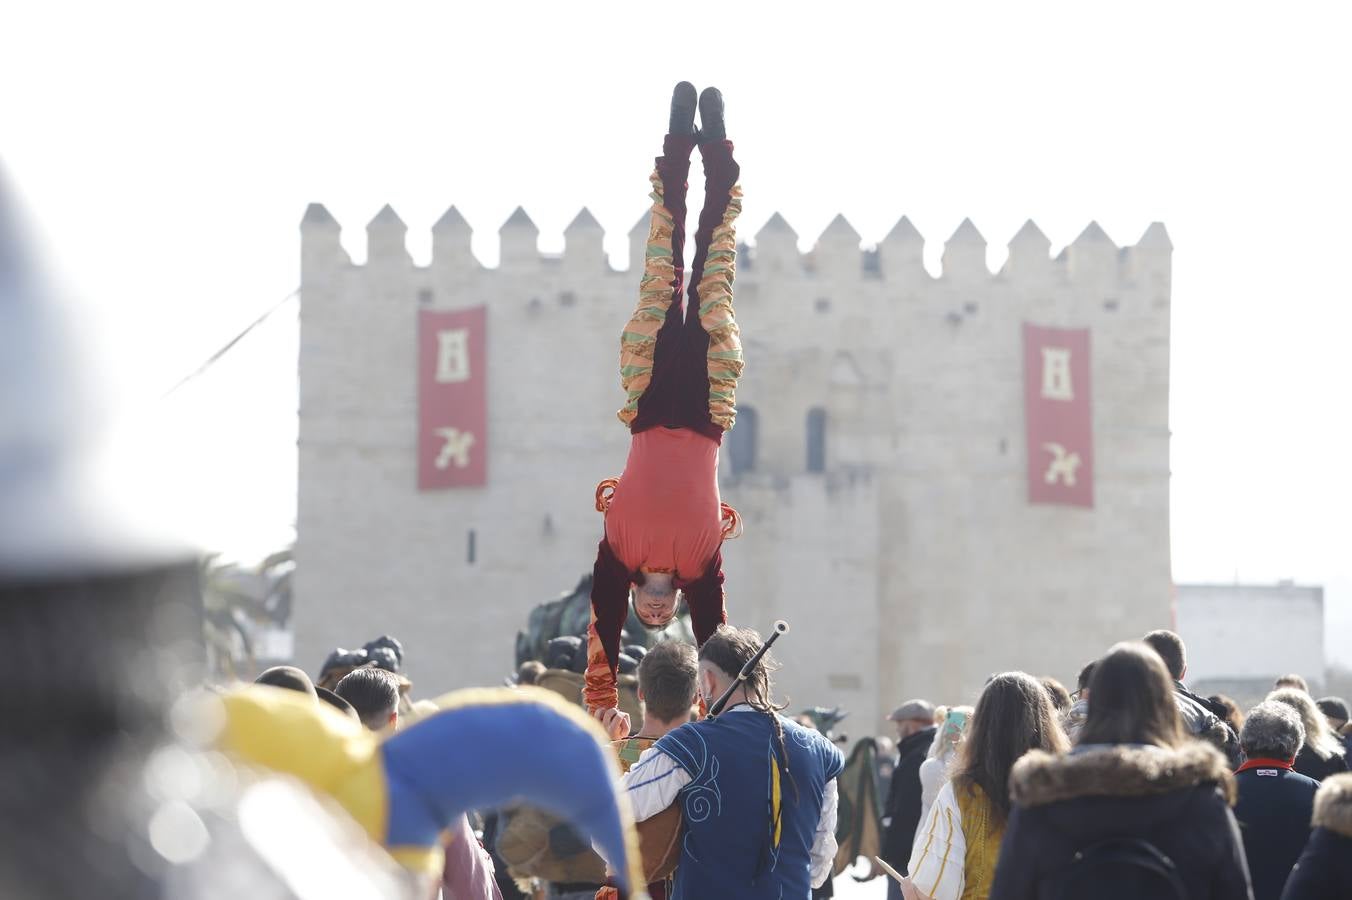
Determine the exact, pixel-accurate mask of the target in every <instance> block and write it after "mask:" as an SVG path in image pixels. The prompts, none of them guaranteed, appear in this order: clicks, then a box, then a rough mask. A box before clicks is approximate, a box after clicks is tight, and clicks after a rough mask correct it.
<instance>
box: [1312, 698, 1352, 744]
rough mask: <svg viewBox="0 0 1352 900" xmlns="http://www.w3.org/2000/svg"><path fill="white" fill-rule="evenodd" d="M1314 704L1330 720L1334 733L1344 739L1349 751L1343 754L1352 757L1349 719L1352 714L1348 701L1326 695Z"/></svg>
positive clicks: (1351, 735)
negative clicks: (1348, 707) (1349, 711)
mask: <svg viewBox="0 0 1352 900" xmlns="http://www.w3.org/2000/svg"><path fill="white" fill-rule="evenodd" d="M1314 705H1315V706H1317V707H1319V711H1320V712H1321V713H1323V714H1324V718H1326V719H1328V720H1329V727H1330V728H1332V729H1333V733H1334V734H1336V735H1338V736H1339V737H1341V738H1342V739H1343V746H1344V747H1346V748H1347V752H1346V753H1345V754H1343V755H1344V756H1346V757H1347V758H1348V759H1352V726H1349V724H1348V719H1352V716H1350V715H1348V709H1347V701H1346V700H1344V699H1343V698H1342V697H1324V698H1322V699H1320V700H1316V701H1315V704H1314Z"/></svg>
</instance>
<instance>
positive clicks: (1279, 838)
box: [1235, 768, 1319, 900]
mask: <svg viewBox="0 0 1352 900" xmlns="http://www.w3.org/2000/svg"><path fill="white" fill-rule="evenodd" d="M1235 785H1236V786H1237V787H1238V788H1239V802H1238V803H1236V804H1235V818H1236V819H1238V820H1239V833H1240V834H1241V835H1243V836H1244V855H1245V856H1247V857H1248V860H1249V877H1250V878H1251V879H1252V880H1253V896H1254V900H1281V896H1282V887H1283V886H1284V885H1285V884H1286V876H1288V875H1290V874H1291V867H1292V866H1294V865H1295V864H1296V860H1297V859H1298V858H1300V852H1301V851H1302V850H1304V849H1305V842H1306V841H1307V840H1308V839H1309V837H1310V816H1311V815H1312V814H1313V813H1314V795H1315V791H1317V790H1319V782H1317V781H1315V780H1314V779H1313V778H1306V777H1305V776H1304V775H1300V774H1297V773H1296V772H1291V771H1288V770H1286V769H1265V768H1258V769H1247V770H1245V771H1243V772H1238V773H1236V774H1235Z"/></svg>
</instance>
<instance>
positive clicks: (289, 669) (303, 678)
mask: <svg viewBox="0 0 1352 900" xmlns="http://www.w3.org/2000/svg"><path fill="white" fill-rule="evenodd" d="M254 684H270V685H272V686H273V687H279V688H286V689H287V690H288V691H300V692H301V693H302V694H309V695H310V696H311V697H313V696H315V686H314V682H312V681H311V680H310V676H309V675H306V674H305V673H304V672H302V671H301V670H300V669H297V668H296V667H295V666H273V667H272V668H271V669H267V670H265V671H264V672H263V674H261V675H259V676H258V677H257V678H255V679H254Z"/></svg>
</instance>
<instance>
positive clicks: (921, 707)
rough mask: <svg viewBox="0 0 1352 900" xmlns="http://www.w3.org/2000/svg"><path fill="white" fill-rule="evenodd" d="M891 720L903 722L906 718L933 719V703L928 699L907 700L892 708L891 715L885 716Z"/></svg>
mask: <svg viewBox="0 0 1352 900" xmlns="http://www.w3.org/2000/svg"><path fill="white" fill-rule="evenodd" d="M887 718H888V720H889V721H892V722H905V721H906V720H907V719H928V720H930V721H933V720H934V704H933V703H931V702H929V701H928V700H907V701H906V702H905V703H903V704H901V706H898V707H897V708H896V709H894V710H892V715H890V716H888V717H887Z"/></svg>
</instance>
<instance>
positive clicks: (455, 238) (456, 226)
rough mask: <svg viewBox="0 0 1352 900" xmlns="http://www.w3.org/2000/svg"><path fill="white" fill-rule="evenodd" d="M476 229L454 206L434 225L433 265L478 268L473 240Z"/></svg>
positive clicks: (453, 267)
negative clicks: (472, 244) (472, 245)
mask: <svg viewBox="0 0 1352 900" xmlns="http://www.w3.org/2000/svg"><path fill="white" fill-rule="evenodd" d="M473 238H474V229H473V228H472V227H471V226H470V224H469V222H467V221H465V217H464V216H462V215H461V214H460V210H458V209H456V208H455V207H454V206H451V207H450V208H448V209H447V210H446V211H445V212H444V213H442V214H441V218H440V219H437V221H436V222H435V223H434V224H433V225H432V265H434V266H438V267H443V266H445V267H449V268H452V269H462V268H464V269H478V268H480V266H479V261H478V260H477V259H475V257H474V250H473V248H472V247H471V241H472V240H473Z"/></svg>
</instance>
